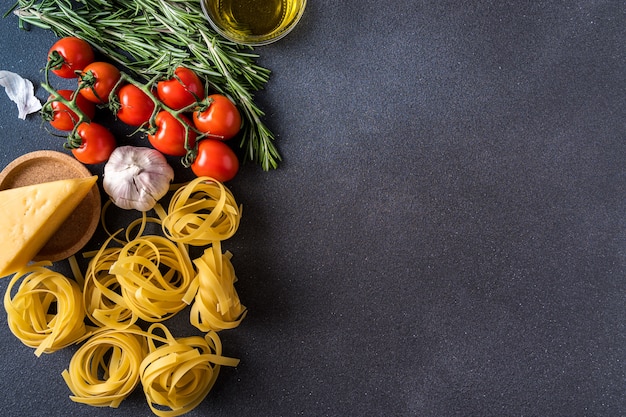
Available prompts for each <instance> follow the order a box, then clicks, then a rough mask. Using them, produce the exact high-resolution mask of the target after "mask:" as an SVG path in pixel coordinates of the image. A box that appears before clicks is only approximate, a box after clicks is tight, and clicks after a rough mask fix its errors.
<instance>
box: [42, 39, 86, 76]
mask: <svg viewBox="0 0 626 417" xmlns="http://www.w3.org/2000/svg"><path fill="white" fill-rule="evenodd" d="M48 60H49V61H52V62H51V65H52V67H51V71H52V72H53V73H54V74H56V75H58V76H59V77H62V78H77V77H78V74H77V73H76V71H79V72H80V71H82V70H83V69H84V68H85V67H86V66H87V65H89V64H91V63H92V62H93V60H94V53H93V49H92V48H91V45H89V43H87V42H86V41H84V40H82V39H79V38H75V37H71V36H69V37H65V38H61V39H59V40H58V41H56V42H55V43H54V45H52V48H50V51H49V52H48Z"/></svg>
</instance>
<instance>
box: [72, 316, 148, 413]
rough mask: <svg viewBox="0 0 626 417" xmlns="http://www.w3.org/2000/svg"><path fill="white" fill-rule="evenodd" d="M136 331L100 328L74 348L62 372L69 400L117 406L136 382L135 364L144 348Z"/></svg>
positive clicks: (145, 349)
mask: <svg viewBox="0 0 626 417" xmlns="http://www.w3.org/2000/svg"><path fill="white" fill-rule="evenodd" d="M133 328H135V329H136V330H137V331H139V328H137V327H135V326H133ZM137 331H136V332H134V333H133V332H130V331H121V330H115V329H112V330H104V331H101V332H98V333H95V334H94V335H92V336H91V337H90V338H89V339H88V340H87V341H86V342H85V343H84V344H83V345H82V346H81V347H80V348H78V350H77V351H76V353H74V356H72V359H71V360H70V364H69V368H68V369H66V370H64V371H63V373H62V376H63V379H64V380H65V383H66V384H67V386H68V388H69V389H70V390H71V391H72V394H73V395H71V396H70V399H71V400H72V401H74V402H77V403H83V404H87V405H91V406H94V407H118V406H119V405H120V403H121V402H122V401H123V400H124V399H125V398H126V397H128V395H129V394H130V393H131V392H132V391H133V390H134V389H135V387H136V386H137V384H138V383H139V365H140V364H141V361H142V360H143V358H144V357H145V356H146V353H147V351H148V348H147V343H146V339H145V337H142V336H141V333H140V332H139V334H136V333H138V332H137Z"/></svg>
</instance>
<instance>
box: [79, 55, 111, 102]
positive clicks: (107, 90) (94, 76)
mask: <svg viewBox="0 0 626 417" xmlns="http://www.w3.org/2000/svg"><path fill="white" fill-rule="evenodd" d="M120 77H121V74H120V70H118V69H117V68H116V67H115V66H114V65H112V64H109V63H108V62H92V63H91V64H89V65H87V66H86V67H85V68H84V69H83V72H82V73H81V74H80V83H79V84H80V87H81V88H80V90H79V92H80V94H82V96H83V97H85V98H86V99H87V100H89V101H91V102H93V103H96V104H102V103H108V102H109V94H111V91H113V87H115V84H117V82H118V81H119V79H120Z"/></svg>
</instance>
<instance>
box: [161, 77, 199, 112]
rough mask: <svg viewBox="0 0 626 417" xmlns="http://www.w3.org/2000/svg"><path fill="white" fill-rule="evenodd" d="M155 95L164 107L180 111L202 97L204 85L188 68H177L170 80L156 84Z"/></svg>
mask: <svg viewBox="0 0 626 417" xmlns="http://www.w3.org/2000/svg"><path fill="white" fill-rule="evenodd" d="M157 95H158V96H159V99H160V100H161V101H162V102H163V104H165V105H166V106H168V107H170V108H172V109H174V110H180V109H182V108H184V107H187V106H189V105H191V104H193V103H195V102H196V101H198V100H201V99H202V98H203V97H204V84H203V83H202V80H201V79H200V78H199V77H198V75H197V74H196V73H195V72H193V71H192V70H190V69H189V68H185V67H178V68H176V70H175V71H174V76H173V77H172V78H170V79H168V80H164V81H159V82H158V83H157Z"/></svg>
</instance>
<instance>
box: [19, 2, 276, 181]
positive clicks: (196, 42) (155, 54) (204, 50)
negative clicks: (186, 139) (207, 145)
mask: <svg viewBox="0 0 626 417" xmlns="http://www.w3.org/2000/svg"><path fill="white" fill-rule="evenodd" d="M14 13H15V14H16V15H17V16H18V17H19V19H20V24H23V23H24V22H25V23H28V24H31V25H33V26H37V27H41V28H44V29H49V30H51V31H53V32H54V33H55V34H56V35H57V36H76V37H79V38H82V39H85V40H86V41H88V42H89V43H91V44H92V46H93V47H94V48H96V49H97V50H99V51H100V52H101V53H103V54H104V55H106V56H108V57H109V58H110V59H111V60H113V61H115V62H117V63H118V64H120V65H122V66H124V67H125V68H126V69H127V71H128V72H130V73H131V74H132V75H134V76H136V77H139V78H143V79H151V78H154V77H155V76H157V75H159V74H167V73H168V72H169V71H171V70H172V68H174V67H175V66H177V65H185V66H186V67H188V68H190V69H192V70H194V71H196V72H197V73H198V74H200V75H201V76H202V77H203V78H204V79H205V80H206V81H207V83H208V84H209V85H210V86H211V87H212V88H213V89H215V90H216V91H218V92H220V93H223V94H227V95H229V96H231V98H233V99H234V100H235V102H237V103H238V105H239V107H240V109H241V110H242V115H243V116H244V117H243V119H244V131H243V135H242V140H241V144H240V146H241V147H242V149H243V150H244V158H245V159H246V160H250V161H253V162H256V163H258V164H260V165H261V167H262V168H263V169H264V170H266V171H267V170H270V169H275V168H277V167H278V162H279V161H280V160H281V157H280V154H279V152H278V150H277V148H276V146H275V144H274V134H273V133H272V132H271V131H270V129H269V128H268V127H267V126H266V125H265V123H264V122H263V120H262V119H263V116H264V112H263V111H262V110H261V109H260V108H259V107H258V106H257V105H256V104H255V102H254V97H253V93H254V92H255V91H258V90H260V89H261V88H263V87H264V85H265V83H266V82H267V81H268V80H269V75H270V71H269V70H268V69H267V68H263V67H261V66H259V65H257V64H256V63H255V59H256V58H257V57H258V55H256V54H255V53H252V52H251V50H250V49H249V48H244V47H242V46H240V45H237V44H235V43H233V42H230V41H228V40H226V39H224V38H221V37H220V36H219V35H217V34H216V33H215V32H214V31H213V30H212V29H211V28H210V27H209V25H208V22H207V21H206V19H205V17H204V15H203V14H202V10H201V7H200V2H199V1H197V0H196V1H189V0H134V1H132V2H131V1H127V0H18V2H17V7H16V8H15V10H14Z"/></svg>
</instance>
